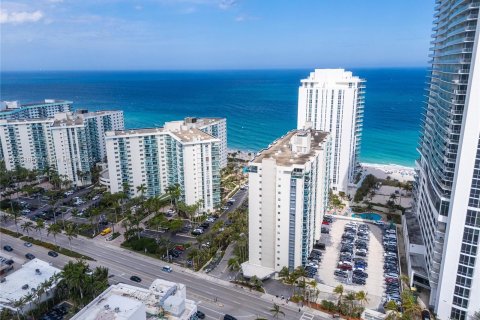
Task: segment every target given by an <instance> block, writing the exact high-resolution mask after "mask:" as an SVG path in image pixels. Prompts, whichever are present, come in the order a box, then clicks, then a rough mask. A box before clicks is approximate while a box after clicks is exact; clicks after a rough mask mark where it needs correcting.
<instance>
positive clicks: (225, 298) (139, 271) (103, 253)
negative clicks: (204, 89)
mask: <svg viewBox="0 0 480 320" xmlns="http://www.w3.org/2000/svg"><path fill="white" fill-rule="evenodd" d="M9 228H10V229H12V230H14V229H15V227H14V226H12V225H11V224H10V227H9ZM47 241H50V242H53V238H52V237H50V238H48V239H47ZM57 242H58V244H59V245H61V246H63V247H66V248H69V243H68V239H67V238H66V237H65V236H64V235H58V236H57ZM5 244H9V245H11V246H12V247H13V248H14V251H13V252H9V253H8V255H10V256H14V257H16V259H15V260H16V262H17V263H16V268H18V265H19V262H21V261H25V258H24V256H25V254H26V253H28V252H30V253H33V254H34V255H35V256H36V257H37V258H39V259H42V260H45V261H49V262H51V263H52V264H53V265H54V266H56V267H58V268H61V267H62V266H63V265H64V264H65V263H66V262H67V261H68V260H69V258H67V257H65V256H63V255H59V256H58V257H57V258H53V257H50V256H48V255H47V252H48V250H47V249H45V248H42V247H38V246H36V245H34V246H33V247H30V248H27V247H25V246H24V245H23V241H21V240H19V239H17V238H13V237H10V236H7V235H4V234H1V248H2V252H1V253H2V255H3V254H7V252H5V251H3V246H4V245H5ZM72 245H73V250H75V251H77V252H79V253H82V254H85V255H88V256H90V257H92V258H94V259H96V260H97V261H95V262H89V264H90V265H91V266H92V267H96V266H104V267H107V268H108V269H109V270H110V273H111V274H113V275H115V277H114V278H112V279H111V280H112V281H117V282H123V283H130V284H133V285H139V286H144V287H148V286H149V285H150V284H151V282H152V281H153V280H154V279H156V278H162V279H166V280H169V281H173V282H180V283H184V284H185V285H186V286H187V296H188V298H189V299H192V300H195V301H196V302H197V304H198V308H199V310H201V311H203V312H205V314H206V315H207V319H222V318H223V315H224V314H226V313H228V314H231V315H233V316H235V317H237V318H238V319H239V320H240V319H245V320H250V319H256V318H257V317H265V318H267V319H270V318H271V317H272V316H271V313H270V312H269V310H270V309H271V308H272V305H273V303H274V301H273V299H275V298H273V297H272V296H269V295H263V294H261V293H259V292H250V291H249V290H248V289H243V288H241V287H237V286H235V285H234V284H231V283H229V282H226V281H223V280H219V279H216V278H213V277H210V276H208V275H205V274H199V273H195V272H193V271H190V270H188V269H184V268H181V267H177V266H173V265H172V268H173V270H174V271H173V272H172V273H166V272H162V271H161V267H162V266H164V265H165V263H164V262H162V261H160V260H157V259H153V258H150V257H147V256H143V255H141V254H138V253H135V252H131V251H129V250H126V249H123V248H119V247H116V246H113V245H111V244H108V243H105V242H98V241H94V240H91V239H87V238H83V237H79V238H76V239H73V240H72ZM132 275H137V276H139V277H140V278H142V282H141V283H140V284H137V283H134V282H131V281H130V276H132ZM215 298H217V301H216V302H214V299H215ZM275 302H277V303H279V304H281V301H280V300H276V299H275ZM281 309H282V311H284V312H285V319H292V320H293V319H309V320H311V319H326V318H322V317H320V316H318V315H316V316H313V314H312V313H313V312H312V311H311V310H310V311H307V310H303V309H306V308H302V310H301V311H300V312H299V309H298V306H296V305H292V304H291V303H290V304H288V305H281ZM305 311H306V312H305Z"/></svg>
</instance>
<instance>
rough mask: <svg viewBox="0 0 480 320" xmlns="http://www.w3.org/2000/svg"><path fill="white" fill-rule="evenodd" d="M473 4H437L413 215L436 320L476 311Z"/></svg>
mask: <svg viewBox="0 0 480 320" xmlns="http://www.w3.org/2000/svg"><path fill="white" fill-rule="evenodd" d="M479 7H480V1H479V0H463V1H462V0H437V1H436V2H435V14H434V21H433V24H434V26H433V29H432V30H433V34H432V41H431V44H432V47H431V54H430V57H431V61H430V64H431V69H430V72H429V79H428V80H429V81H428V87H427V90H428V92H427V101H426V106H425V111H424V117H423V121H422V128H421V134H420V141H419V145H418V151H419V153H420V158H419V159H418V160H417V170H418V172H417V178H416V183H415V190H414V191H415V192H414V194H415V199H414V200H415V206H414V211H415V214H416V217H417V219H418V220H419V224H420V227H421V233H422V237H423V240H424V243H425V260H426V266H427V273H428V278H429V283H430V288H431V291H430V305H431V306H432V307H433V308H434V311H435V313H436V314H437V316H438V318H439V319H449V318H450V319H460V320H464V319H468V317H469V316H470V315H473V313H474V312H475V311H479V310H480V298H479V297H480V262H479V261H478V260H479V259H480V255H479V249H480V248H479V235H480V70H479V68H480V52H478V51H479V35H480V30H479V28H480V26H479V24H478V11H479Z"/></svg>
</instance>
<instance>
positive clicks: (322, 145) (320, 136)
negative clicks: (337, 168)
mask: <svg viewBox="0 0 480 320" xmlns="http://www.w3.org/2000/svg"><path fill="white" fill-rule="evenodd" d="M329 156H330V135H329V134H328V133H326V132H323V131H317V130H313V129H306V130H293V131H290V132H288V133H287V134H286V135H285V136H283V137H281V138H280V139H278V140H276V141H274V142H273V143H272V144H271V145H270V146H269V147H268V148H267V149H264V150H262V151H260V152H259V153H258V154H257V155H256V157H255V158H254V159H253V161H251V162H250V164H249V168H248V171H249V173H248V183H249V195H248V196H249V201H248V203H249V214H248V216H249V217H248V221H249V233H248V236H249V261H248V262H246V263H244V264H242V269H243V273H244V275H245V276H246V277H251V276H254V275H255V276H257V277H258V278H260V279H264V278H266V277H269V276H271V275H272V274H274V273H275V272H279V271H280V270H281V269H282V268H283V267H288V268H289V269H290V270H293V269H294V268H296V267H298V266H302V265H303V266H304V265H305V264H306V262H307V258H308V256H309V255H310V252H311V250H312V249H313V245H314V243H315V241H316V240H319V239H320V228H321V224H322V220H323V215H324V213H325V211H326V209H327V204H328V190H329V170H330V169H329V161H327V159H328V157H329Z"/></svg>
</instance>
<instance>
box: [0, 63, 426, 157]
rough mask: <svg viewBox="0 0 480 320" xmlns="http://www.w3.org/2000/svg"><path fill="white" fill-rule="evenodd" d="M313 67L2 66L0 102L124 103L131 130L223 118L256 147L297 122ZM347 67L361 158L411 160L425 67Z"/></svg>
mask: <svg viewBox="0 0 480 320" xmlns="http://www.w3.org/2000/svg"><path fill="white" fill-rule="evenodd" d="M310 71H311V70H252V71H145V72H142V71H95V72H80V71H72V72H2V73H1V74H0V76H1V79H0V80H1V84H0V89H1V90H0V100H20V101H21V102H33V101H38V100H43V99H45V98H52V99H65V100H73V101H74V107H75V108H87V109H89V110H99V109H122V110H124V112H125V122H126V126H127V127H128V128H138V127H153V126H161V125H162V124H163V123H164V122H165V121H170V120H178V119H182V118H184V117H186V116H199V117H202V116H206V117H208V116H215V117H226V118H227V125H228V145H229V147H230V148H235V149H242V150H252V151H256V150H259V149H261V148H263V147H265V146H267V145H268V144H269V143H270V142H272V141H273V140H274V139H276V138H278V137H279V136H281V135H283V134H284V133H285V132H286V131H288V130H290V129H293V128H295V126H296V118H297V95H298V86H299V83H300V79H303V78H305V77H307V76H308V74H309V72H310ZM351 71H353V72H354V74H355V75H358V76H360V77H362V78H364V79H366V81H367V83H366V103H365V115H364V125H363V139H362V149H361V161H362V162H369V163H382V164H392V163H395V164H399V165H406V166H413V164H414V160H415V159H416V158H417V153H416V150H415V146H416V144H417V140H418V133H419V126H420V117H421V110H422V106H423V101H424V98H423V94H424V87H425V76H426V72H427V70H426V68H411V69H400V68H396V69H351Z"/></svg>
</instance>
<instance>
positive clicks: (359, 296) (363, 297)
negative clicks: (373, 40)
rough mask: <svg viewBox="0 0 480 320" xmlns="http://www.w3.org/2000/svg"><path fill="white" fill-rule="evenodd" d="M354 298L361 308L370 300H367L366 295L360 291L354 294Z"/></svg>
mask: <svg viewBox="0 0 480 320" xmlns="http://www.w3.org/2000/svg"><path fill="white" fill-rule="evenodd" d="M355 296H356V297H355V298H356V299H357V301H358V302H360V304H361V305H362V306H363V305H364V304H366V303H368V301H369V300H370V299H368V293H367V292H365V291H363V290H360V291H358V292H357V293H356V294H355Z"/></svg>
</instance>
